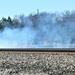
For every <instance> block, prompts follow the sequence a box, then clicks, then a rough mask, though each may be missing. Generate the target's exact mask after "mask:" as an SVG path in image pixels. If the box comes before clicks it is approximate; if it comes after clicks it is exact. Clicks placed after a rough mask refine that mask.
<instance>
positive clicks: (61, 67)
mask: <svg viewBox="0 0 75 75" xmlns="http://www.w3.org/2000/svg"><path fill="white" fill-rule="evenodd" d="M0 75H75V53H69V52H68V53H67V52H0Z"/></svg>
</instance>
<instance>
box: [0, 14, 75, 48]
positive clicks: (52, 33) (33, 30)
mask: <svg viewBox="0 0 75 75" xmlns="http://www.w3.org/2000/svg"><path fill="white" fill-rule="evenodd" d="M54 18H55V15H54V14H49V13H41V14H38V15H34V16H30V17H26V18H25V27H23V28H14V29H12V28H9V27H5V28H4V30H3V32H0V48H74V47H75V45H74V44H75V22H74V21H73V22H72V21H71V22H69V21H66V22H61V21H60V22H61V23H56V21H55V19H54ZM22 21H23V20H22Z"/></svg>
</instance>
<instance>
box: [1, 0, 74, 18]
mask: <svg viewBox="0 0 75 75" xmlns="http://www.w3.org/2000/svg"><path fill="white" fill-rule="evenodd" d="M37 9H39V11H40V12H41V11H47V12H56V11H59V12H60V11H64V10H74V9H75V0H0V18H1V17H3V16H4V17H7V16H11V17H13V16H14V15H16V14H17V15H18V14H22V13H24V14H25V15H28V14H30V13H36V10H37Z"/></svg>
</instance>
